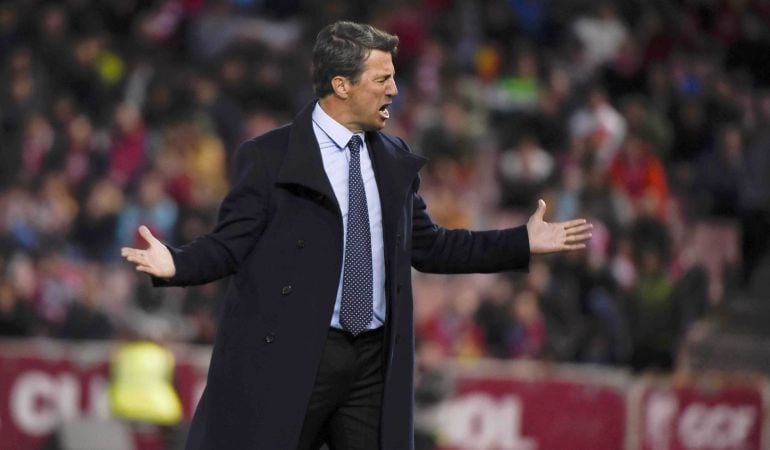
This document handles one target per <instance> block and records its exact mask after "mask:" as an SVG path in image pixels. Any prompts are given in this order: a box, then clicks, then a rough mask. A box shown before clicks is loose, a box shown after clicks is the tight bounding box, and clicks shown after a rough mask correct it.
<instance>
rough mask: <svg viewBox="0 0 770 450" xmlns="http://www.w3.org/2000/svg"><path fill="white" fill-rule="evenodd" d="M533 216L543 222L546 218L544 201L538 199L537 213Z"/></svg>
mask: <svg viewBox="0 0 770 450" xmlns="http://www.w3.org/2000/svg"><path fill="white" fill-rule="evenodd" d="M533 216H534V217H535V218H537V219H540V220H543V217H544V216H545V201H543V199H542V198H541V199H538V201H537V210H536V211H535V214H533Z"/></svg>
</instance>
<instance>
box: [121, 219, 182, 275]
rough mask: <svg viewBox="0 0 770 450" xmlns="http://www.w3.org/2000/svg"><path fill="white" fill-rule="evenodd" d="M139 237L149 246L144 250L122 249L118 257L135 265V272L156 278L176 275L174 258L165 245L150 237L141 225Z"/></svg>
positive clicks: (148, 231) (147, 230)
mask: <svg viewBox="0 0 770 450" xmlns="http://www.w3.org/2000/svg"><path fill="white" fill-rule="evenodd" d="M139 235H140V236H142V238H143V239H144V240H145V241H146V242H147V244H149V246H148V247H147V248H146V249H138V248H131V247H123V248H121V249H120V255H121V256H123V257H124V258H126V259H127V260H128V261H130V262H132V263H134V264H135V265H136V270H138V271H139V272H144V273H146V274H149V275H152V276H154V277H157V278H171V277H173V276H174V275H175V274H176V267H175V266H174V258H172V257H171V252H170V251H168V248H166V246H165V245H163V243H162V242H160V241H159V240H158V239H157V238H156V237H155V236H153V235H152V233H151V232H150V229H149V228H147V227H146V226H144V225H142V226H141V227H139Z"/></svg>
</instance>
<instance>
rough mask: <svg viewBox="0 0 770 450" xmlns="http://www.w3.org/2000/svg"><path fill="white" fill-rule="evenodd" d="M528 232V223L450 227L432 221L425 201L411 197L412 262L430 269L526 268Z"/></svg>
mask: <svg viewBox="0 0 770 450" xmlns="http://www.w3.org/2000/svg"><path fill="white" fill-rule="evenodd" d="M529 257H530V252H529V236H528V235H527V227H526V226H525V225H522V226H519V227H516V228H509V229H504V230H490V231H470V230H450V229H446V228H443V227H440V226H438V225H436V224H435V223H433V221H432V220H431V218H430V216H429V215H428V213H427V211H426V206H425V202H424V201H423V199H422V197H420V195H419V194H417V192H416V191H415V193H414V194H413V198H412V266H413V267H414V268H415V269H417V270H419V271H421V272H430V273H478V272H480V273H489V272H500V271H504V270H526V269H528V267H529Z"/></svg>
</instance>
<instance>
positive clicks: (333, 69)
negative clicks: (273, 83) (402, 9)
mask: <svg viewBox="0 0 770 450" xmlns="http://www.w3.org/2000/svg"><path fill="white" fill-rule="evenodd" d="M372 50H382V51H384V52H388V53H390V54H391V56H396V52H397V50H398V36H395V35H392V34H389V33H386V32H384V31H382V30H379V29H377V28H375V27H373V26H371V25H366V24H360V23H355V22H346V21H339V22H334V23H332V24H330V25H327V26H325V27H324V28H323V29H322V30H321V31H320V32H319V33H318V36H317V37H316V41H315V46H314V47H313V69H312V71H313V89H315V95H316V96H317V97H318V98H323V97H325V96H327V95H329V94H331V93H332V92H333V90H332V86H331V81H332V78H334V77H336V76H343V77H345V78H347V79H349V80H350V81H351V82H352V83H354V84H355V83H358V80H359V79H360V77H361V74H362V73H363V71H364V62H365V61H366V59H367V58H369V54H370V53H371V52H372Z"/></svg>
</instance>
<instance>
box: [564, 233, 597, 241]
mask: <svg viewBox="0 0 770 450" xmlns="http://www.w3.org/2000/svg"><path fill="white" fill-rule="evenodd" d="M589 239H591V233H584V234H579V235H577V236H567V239H566V240H565V241H564V242H570V243H575V242H585V241H587V240H589Z"/></svg>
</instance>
